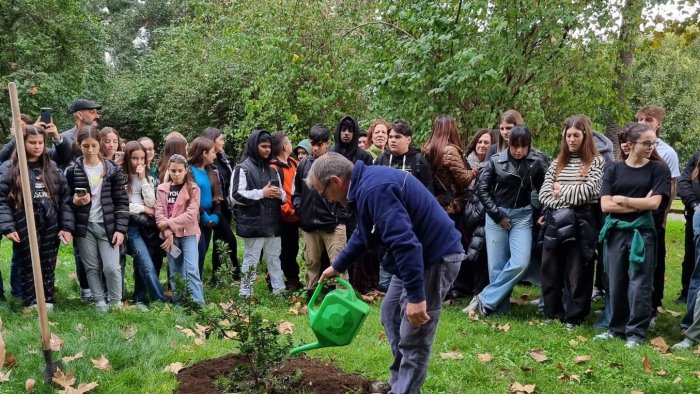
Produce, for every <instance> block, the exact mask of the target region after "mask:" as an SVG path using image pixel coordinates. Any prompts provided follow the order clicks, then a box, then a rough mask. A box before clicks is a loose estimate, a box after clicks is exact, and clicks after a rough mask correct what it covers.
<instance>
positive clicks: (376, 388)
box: [369, 382, 391, 394]
mask: <svg viewBox="0 0 700 394" xmlns="http://www.w3.org/2000/svg"><path fill="white" fill-rule="evenodd" d="M389 390H391V386H389V383H387V382H373V383H372V384H370V385H369V391H370V393H372V394H375V393H379V394H386V393H388V392H389Z"/></svg>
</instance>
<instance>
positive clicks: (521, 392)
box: [510, 382, 535, 394]
mask: <svg viewBox="0 0 700 394" xmlns="http://www.w3.org/2000/svg"><path fill="white" fill-rule="evenodd" d="M510 392H511V393H513V394H532V393H534V392H535V385H534V384H525V385H523V384H520V383H518V382H515V383H513V384H511V385H510Z"/></svg>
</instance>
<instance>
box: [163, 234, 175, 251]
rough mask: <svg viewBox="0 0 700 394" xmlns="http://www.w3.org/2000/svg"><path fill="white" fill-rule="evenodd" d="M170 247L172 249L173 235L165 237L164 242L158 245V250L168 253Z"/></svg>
mask: <svg viewBox="0 0 700 394" xmlns="http://www.w3.org/2000/svg"><path fill="white" fill-rule="evenodd" d="M172 247H173V235H172V234H170V235H168V236H167V237H165V241H163V243H162V244H160V248H161V249H163V250H164V251H166V252H170V248H172Z"/></svg>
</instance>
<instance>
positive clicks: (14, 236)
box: [5, 231, 20, 243]
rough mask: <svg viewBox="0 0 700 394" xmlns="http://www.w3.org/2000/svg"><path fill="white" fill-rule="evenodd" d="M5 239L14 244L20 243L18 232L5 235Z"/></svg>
mask: <svg viewBox="0 0 700 394" xmlns="http://www.w3.org/2000/svg"><path fill="white" fill-rule="evenodd" d="M5 238H7V239H9V240H10V241H12V242H14V243H19V242H20V239H19V233H17V231H13V232H11V233H9V234H5Z"/></svg>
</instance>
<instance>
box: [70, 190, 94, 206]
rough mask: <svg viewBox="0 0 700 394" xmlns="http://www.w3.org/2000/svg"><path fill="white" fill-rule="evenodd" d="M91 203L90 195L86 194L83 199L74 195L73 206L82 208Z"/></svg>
mask: <svg viewBox="0 0 700 394" xmlns="http://www.w3.org/2000/svg"><path fill="white" fill-rule="evenodd" d="M89 203H90V193H85V194H84V195H83V196H82V197H78V194H77V193H76V194H74V195H73V205H75V206H76V207H82V206H83V205H87V204H89Z"/></svg>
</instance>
